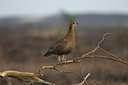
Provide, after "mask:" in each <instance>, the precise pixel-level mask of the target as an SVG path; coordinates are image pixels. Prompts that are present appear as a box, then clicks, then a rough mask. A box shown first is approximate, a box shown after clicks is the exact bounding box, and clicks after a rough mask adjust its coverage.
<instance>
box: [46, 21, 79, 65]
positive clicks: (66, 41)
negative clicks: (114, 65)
mask: <svg viewBox="0 0 128 85" xmlns="http://www.w3.org/2000/svg"><path fill="white" fill-rule="evenodd" d="M77 24H78V23H77V22H75V21H72V22H71V23H70V25H69V31H68V33H67V35H66V36H65V37H64V38H62V39H60V40H58V41H57V42H55V43H54V44H53V45H51V46H50V48H49V50H48V51H47V52H46V53H45V54H44V57H48V56H50V55H53V54H54V55H58V63H60V62H61V63H62V62H66V59H65V55H67V54H69V53H71V52H72V50H73V48H75V32H74V27H75V26H76V25H77Z"/></svg>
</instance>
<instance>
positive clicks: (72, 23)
mask: <svg viewBox="0 0 128 85" xmlns="http://www.w3.org/2000/svg"><path fill="white" fill-rule="evenodd" d="M77 24H78V23H77V22H75V21H73V22H71V24H70V27H72V28H74V27H75V26H76V25H77Z"/></svg>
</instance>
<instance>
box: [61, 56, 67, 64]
mask: <svg viewBox="0 0 128 85" xmlns="http://www.w3.org/2000/svg"><path fill="white" fill-rule="evenodd" d="M61 60H62V62H63V63H66V59H65V57H64V55H62V58H61Z"/></svg>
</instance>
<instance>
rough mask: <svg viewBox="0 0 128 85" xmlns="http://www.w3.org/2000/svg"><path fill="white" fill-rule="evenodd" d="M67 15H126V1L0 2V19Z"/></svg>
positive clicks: (3, 0)
mask: <svg viewBox="0 0 128 85" xmlns="http://www.w3.org/2000/svg"><path fill="white" fill-rule="evenodd" d="M61 11H66V12H69V13H75V14H81V13H83V14H84V13H87V14H88V13H119V14H122V13H123V14H128V0H0V17H8V16H22V15H41V16H51V15H54V14H58V13H59V12H61Z"/></svg>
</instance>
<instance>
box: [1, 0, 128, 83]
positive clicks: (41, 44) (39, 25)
mask: <svg viewBox="0 0 128 85" xmlns="http://www.w3.org/2000/svg"><path fill="white" fill-rule="evenodd" d="M72 20H74V21H77V22H78V23H79V24H78V26H76V29H75V32H76V48H75V49H74V50H73V52H72V53H70V54H69V55H67V56H68V57H67V60H69V59H74V58H77V57H80V56H81V55H83V54H85V53H87V52H89V51H91V50H92V49H94V48H95V47H96V45H97V43H98V41H99V40H100V39H101V37H102V35H103V34H104V33H106V32H110V33H112V35H111V36H110V37H109V38H108V39H107V40H105V41H104V43H103V44H102V48H103V49H105V50H107V51H108V52H110V53H112V54H114V55H117V56H118V57H119V58H121V59H124V60H125V61H128V38H127V37H128V0H63V1H62V0H54V1H52V0H0V72H1V71H6V70H17V71H27V72H38V70H39V68H40V67H41V66H42V65H54V64H55V63H56V62H57V56H55V55H52V56H49V57H48V58H43V57H41V56H42V55H44V54H45V52H46V51H47V50H48V49H49V47H50V45H52V44H53V43H55V41H56V40H58V39H60V38H62V37H64V36H65V35H66V33H67V31H68V26H69V23H70V22H71V21H72ZM95 54H96V55H104V54H103V53H102V52H99V51H97V52H96V53H95ZM60 68H62V69H65V70H68V71H74V72H77V73H78V74H81V73H83V74H84V75H86V74H87V73H89V72H90V73H91V76H90V77H89V78H88V82H89V83H90V85H128V66H127V65H124V64H121V63H118V62H114V61H110V60H104V59H84V60H82V62H81V63H80V64H72V65H65V66H62V67H60ZM43 73H44V77H43V79H44V80H47V81H49V82H52V83H55V84H56V85H71V84H76V83H79V82H81V81H82V80H81V79H80V78H79V77H78V76H76V75H73V74H66V73H59V72H57V71H54V70H45V71H44V72H43ZM99 82H100V83H99ZM0 85H27V83H24V82H21V81H19V80H16V79H12V78H0Z"/></svg>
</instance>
